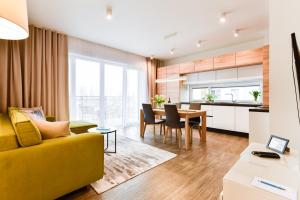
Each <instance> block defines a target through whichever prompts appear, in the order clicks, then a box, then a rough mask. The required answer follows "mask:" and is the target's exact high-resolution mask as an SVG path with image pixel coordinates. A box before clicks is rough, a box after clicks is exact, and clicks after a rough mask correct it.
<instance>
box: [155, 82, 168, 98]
mask: <svg viewBox="0 0 300 200" xmlns="http://www.w3.org/2000/svg"><path fill="white" fill-rule="evenodd" d="M156 94H158V95H163V96H165V97H166V96H167V83H157V84H156Z"/></svg>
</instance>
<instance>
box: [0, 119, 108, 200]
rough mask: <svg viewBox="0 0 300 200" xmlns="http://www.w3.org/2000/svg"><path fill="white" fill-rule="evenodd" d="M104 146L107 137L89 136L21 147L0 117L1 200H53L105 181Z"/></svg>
mask: <svg viewBox="0 0 300 200" xmlns="http://www.w3.org/2000/svg"><path fill="white" fill-rule="evenodd" d="M103 146H104V143H103V135H101V134H96V133H95V134H94V133H86V134H80V135H71V136H68V137H62V138H56V139H50V140H44V141H43V142H42V144H38V145H34V146H30V147H19V145H18V142H17V138H16V134H15V132H14V129H13V127H12V124H11V122H10V120H9V118H8V116H7V115H6V114H0V199H1V200H19V199H22V200H27V199H28V200H47V199H49V200H50V199H55V198H58V197H60V196H63V195H65V194H67V193H69V192H72V191H74V190H76V189H79V188H81V187H84V186H86V185H88V184H90V183H92V182H94V181H96V180H99V179H101V178H102V177H103V171H104V148H103Z"/></svg>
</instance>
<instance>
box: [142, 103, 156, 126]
mask: <svg viewBox="0 0 300 200" xmlns="http://www.w3.org/2000/svg"><path fill="white" fill-rule="evenodd" d="M142 106H143V111H144V122H146V123H147V124H154V123H155V115H154V112H153V109H152V105H151V104H148V103H143V104H142Z"/></svg>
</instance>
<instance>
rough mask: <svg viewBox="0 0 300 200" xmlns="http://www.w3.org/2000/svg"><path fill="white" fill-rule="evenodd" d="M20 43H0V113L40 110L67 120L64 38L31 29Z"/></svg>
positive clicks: (66, 65) (0, 41) (66, 64)
mask: <svg viewBox="0 0 300 200" xmlns="http://www.w3.org/2000/svg"><path fill="white" fill-rule="evenodd" d="M29 34H30V36H29V38H28V39H26V40H23V41H7V40H0V72H1V79H0V101H1V102H0V112H6V111H7V108H8V107H9V106H20V107H34V106H42V107H43V110H44V112H45V113H46V115H52V116H55V117H56V118H57V119H58V120H68V118H69V99H68V96H69V95H68V45H67V36H66V35H63V34H60V33H56V32H53V31H50V30H45V29H40V28H37V27H33V26H30V30H29Z"/></svg>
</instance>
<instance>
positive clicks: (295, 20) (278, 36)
mask: <svg viewBox="0 0 300 200" xmlns="http://www.w3.org/2000/svg"><path fill="white" fill-rule="evenodd" d="M269 2H270V31H269V34H270V35H269V39H270V132H271V133H274V134H276V135H279V136H282V137H285V138H289V139H290V144H291V145H290V146H292V147H298V148H299V150H300V125H299V122H298V118H297V110H296V108H297V107H296V101H295V94H294V86H293V76H292V69H291V67H292V48H291V39H290V34H291V33H292V32H296V35H297V37H298V45H300V12H299V9H300V1H299V0H288V1H287V0H270V1H269Z"/></svg>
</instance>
